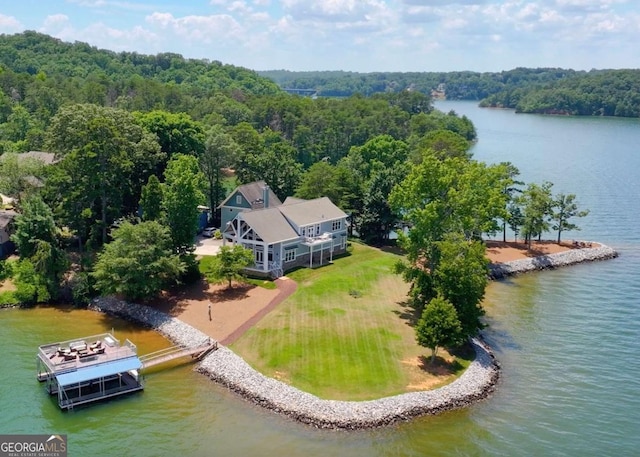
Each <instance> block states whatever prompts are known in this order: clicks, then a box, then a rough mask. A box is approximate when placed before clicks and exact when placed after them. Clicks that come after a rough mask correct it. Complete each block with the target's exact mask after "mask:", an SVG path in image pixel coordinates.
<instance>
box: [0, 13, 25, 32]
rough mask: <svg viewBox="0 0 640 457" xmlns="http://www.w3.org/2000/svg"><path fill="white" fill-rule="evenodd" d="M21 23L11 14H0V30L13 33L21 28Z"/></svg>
mask: <svg viewBox="0 0 640 457" xmlns="http://www.w3.org/2000/svg"><path fill="white" fill-rule="evenodd" d="M23 28H24V27H23V26H22V23H21V22H20V21H19V20H17V19H16V18H15V17H13V16H5V15H3V14H0V32H2V33H14V32H19V31H21V30H22V29H23Z"/></svg>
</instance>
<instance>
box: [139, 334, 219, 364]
mask: <svg viewBox="0 0 640 457" xmlns="http://www.w3.org/2000/svg"><path fill="white" fill-rule="evenodd" d="M216 349H218V342H217V341H214V340H212V339H211V338H209V339H207V340H206V341H205V342H204V343H202V344H200V345H198V346H193V347H187V346H182V345H176V346H171V347H168V348H164V349H160V350H159V351H155V352H150V353H149V354H145V355H143V356H141V357H140V361H141V362H142V369H143V370H144V369H146V368H150V367H154V366H156V365H160V364H162V363H166V362H170V361H171V360H175V359H179V358H182V357H191V358H192V359H194V360H201V359H202V358H203V357H204V356H205V355H207V354H208V353H210V352H211V351H215V350H216Z"/></svg>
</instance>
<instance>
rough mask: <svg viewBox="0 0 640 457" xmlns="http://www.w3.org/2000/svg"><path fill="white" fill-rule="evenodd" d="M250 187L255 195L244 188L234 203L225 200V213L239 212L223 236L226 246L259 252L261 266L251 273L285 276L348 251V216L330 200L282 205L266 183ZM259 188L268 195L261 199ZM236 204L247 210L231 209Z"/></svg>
mask: <svg viewBox="0 0 640 457" xmlns="http://www.w3.org/2000/svg"><path fill="white" fill-rule="evenodd" d="M247 186H250V187H251V189H252V191H251V192H253V193H243V192H242V191H240V188H238V189H236V191H234V192H233V193H232V194H231V196H230V198H231V200H229V199H227V200H225V202H223V204H222V205H226V206H227V210H224V206H222V205H221V206H222V208H223V213H227V214H231V213H232V212H234V213H235V216H234V217H233V218H232V219H231V220H228V221H227V223H226V224H225V225H223V226H222V236H223V241H224V243H225V244H226V243H227V242H230V243H232V244H241V245H242V246H244V247H245V248H247V249H250V250H251V251H253V256H254V260H255V264H254V265H253V266H251V267H250V268H248V269H247V270H248V271H249V272H250V273H253V274H256V275H261V276H272V277H279V276H282V274H283V273H284V272H285V271H287V270H290V269H291V268H294V267H297V266H309V267H310V268H312V267H313V266H317V265H323V264H324V263H327V262H330V261H331V260H332V259H333V256H334V255H335V254H339V253H343V252H345V251H346V248H347V215H346V214H345V213H344V211H342V210H341V209H340V208H338V207H337V206H336V205H334V204H333V203H332V202H331V200H329V198H327V197H321V198H316V199H314V200H302V199H299V198H292V197H289V198H287V199H286V200H285V201H284V203H281V202H280V200H278V198H277V197H275V195H272V194H273V193H272V192H271V191H270V190H269V188H268V186H266V184H264V182H258V183H252V184H249V185H247ZM259 186H262V189H261V192H260V193H261V194H262V197H261V198H258V199H256V198H255V197H256V195H257V193H256V187H259ZM241 187H243V186H241ZM245 191H246V189H245ZM247 195H248V196H249V198H246V197H247ZM238 196H240V198H238ZM274 197H275V199H274ZM251 198H253V200H251ZM257 200H259V201H257ZM249 202H254V205H253V207H247V203H249ZM236 203H237V204H238V205H245V206H238V207H235V208H230V207H229V205H230V204H236ZM229 209H232V211H229ZM224 220H225V219H224V218H223V221H224Z"/></svg>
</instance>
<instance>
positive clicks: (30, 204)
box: [11, 195, 57, 258]
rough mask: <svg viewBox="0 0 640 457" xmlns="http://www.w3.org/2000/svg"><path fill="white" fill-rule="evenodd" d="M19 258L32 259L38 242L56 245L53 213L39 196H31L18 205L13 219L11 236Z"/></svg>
mask: <svg viewBox="0 0 640 457" xmlns="http://www.w3.org/2000/svg"><path fill="white" fill-rule="evenodd" d="M11 240H12V241H13V242H14V243H15V245H16V248H17V250H18V253H19V254H20V256H21V257H24V258H29V257H32V256H33V255H34V254H35V252H36V249H37V242H38V241H46V242H48V243H52V244H56V243H57V228H56V223H55V220H54V218H53V211H51V208H50V207H49V206H48V205H47V204H46V203H45V202H44V200H43V199H42V197H40V196H39V195H32V196H30V197H28V198H27V199H25V200H23V201H22V202H21V203H20V213H19V214H18V215H17V216H16V219H15V232H14V233H13V235H11Z"/></svg>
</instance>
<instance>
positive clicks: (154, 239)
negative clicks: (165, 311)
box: [91, 221, 185, 299]
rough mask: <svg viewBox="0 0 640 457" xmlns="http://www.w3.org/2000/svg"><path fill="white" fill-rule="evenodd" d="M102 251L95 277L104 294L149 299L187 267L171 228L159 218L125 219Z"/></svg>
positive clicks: (97, 287)
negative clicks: (174, 246) (175, 248)
mask: <svg viewBox="0 0 640 457" xmlns="http://www.w3.org/2000/svg"><path fill="white" fill-rule="evenodd" d="M111 235H112V237H113V241H111V242H110V243H108V244H106V245H105V246H104V247H103V249H102V251H101V252H100V253H99V254H98V258H97V262H96V264H95V266H94V269H93V272H92V273H91V275H92V277H93V278H94V279H95V287H96V289H97V290H98V291H99V292H100V293H101V294H103V295H108V294H122V295H123V296H125V297H127V298H129V299H141V298H149V297H152V296H154V295H157V294H158V293H159V292H160V291H161V290H162V288H163V287H165V286H167V285H169V284H171V283H172V282H175V281H177V279H178V278H179V277H180V275H181V274H182V273H183V272H184V269H185V266H184V264H183V263H182V261H181V260H180V257H179V256H178V255H176V254H175V253H174V251H173V249H172V243H171V235H170V232H169V229H168V228H167V227H164V226H163V225H161V224H160V223H159V222H157V221H145V222H142V223H140V224H137V225H133V224H131V223H130V222H128V221H125V222H123V223H122V224H121V225H120V226H119V227H118V228H117V229H115V230H113V232H112V234H111Z"/></svg>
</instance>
